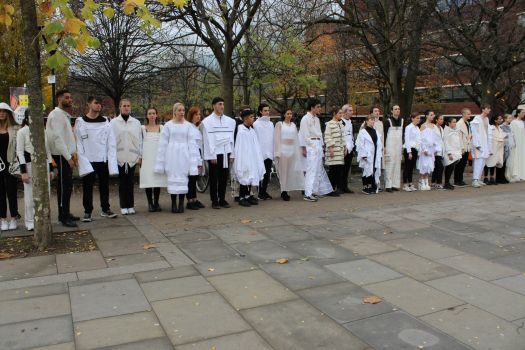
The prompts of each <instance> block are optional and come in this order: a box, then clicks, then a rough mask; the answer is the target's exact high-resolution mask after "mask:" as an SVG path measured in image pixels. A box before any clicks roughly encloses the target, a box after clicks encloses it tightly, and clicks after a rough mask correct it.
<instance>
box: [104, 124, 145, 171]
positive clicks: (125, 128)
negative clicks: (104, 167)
mask: <svg viewBox="0 0 525 350" xmlns="http://www.w3.org/2000/svg"><path fill="white" fill-rule="evenodd" d="M111 126H112V127H113V134H114V136H115V142H116V144H117V161H118V165H119V166H124V165H125V164H128V165H129V166H134V165H135V164H137V163H138V162H139V160H140V159H142V127H141V125H140V122H139V121H138V120H137V119H135V118H133V117H132V116H129V118H128V121H125V120H124V118H122V116H121V115H119V116H118V117H116V118H114V119H113V120H112V121H111Z"/></svg>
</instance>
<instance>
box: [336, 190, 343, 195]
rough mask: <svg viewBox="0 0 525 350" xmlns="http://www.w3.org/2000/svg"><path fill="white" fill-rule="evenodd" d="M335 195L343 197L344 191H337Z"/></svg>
mask: <svg viewBox="0 0 525 350" xmlns="http://www.w3.org/2000/svg"><path fill="white" fill-rule="evenodd" d="M335 193H336V194H338V195H342V194H344V191H341V190H337V191H335Z"/></svg>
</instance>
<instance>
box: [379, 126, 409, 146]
mask: <svg viewBox="0 0 525 350" xmlns="http://www.w3.org/2000/svg"><path fill="white" fill-rule="evenodd" d="M409 126H410V125H409ZM409 126H407V127H406V128H405V146H404V148H405V149H406V150H407V153H410V152H411V148H412V147H411V146H410V143H411V142H412V141H411V139H410V127H409ZM385 135H386V133H385ZM385 138H386V137H385Z"/></svg>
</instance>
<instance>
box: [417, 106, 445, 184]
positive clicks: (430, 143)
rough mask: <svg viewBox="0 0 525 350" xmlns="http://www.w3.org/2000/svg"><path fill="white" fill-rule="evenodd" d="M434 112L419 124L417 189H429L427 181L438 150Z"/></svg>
mask: <svg viewBox="0 0 525 350" xmlns="http://www.w3.org/2000/svg"><path fill="white" fill-rule="evenodd" d="M434 118H435V115H434V112H432V113H430V114H428V116H427V120H426V121H425V123H424V124H423V125H422V126H421V142H420V144H419V152H418V154H419V157H418V159H417V164H416V168H417V170H419V174H420V177H419V189H420V190H421V191H430V190H431V187H430V184H429V183H428V178H429V176H430V174H431V173H432V172H433V171H434V162H435V160H436V153H437V152H439V151H440V147H441V146H440V141H439V139H438V134H437V133H436V132H435V130H434V129H435V128H437V126H436V125H435V124H434Z"/></svg>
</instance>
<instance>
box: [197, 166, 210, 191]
mask: <svg viewBox="0 0 525 350" xmlns="http://www.w3.org/2000/svg"><path fill="white" fill-rule="evenodd" d="M209 182H210V181H209V175H208V162H206V161H205V162H204V168H203V169H202V174H201V175H199V177H198V178H197V191H199V192H200V193H204V192H205V191H206V189H207V188H208V184H209Z"/></svg>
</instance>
